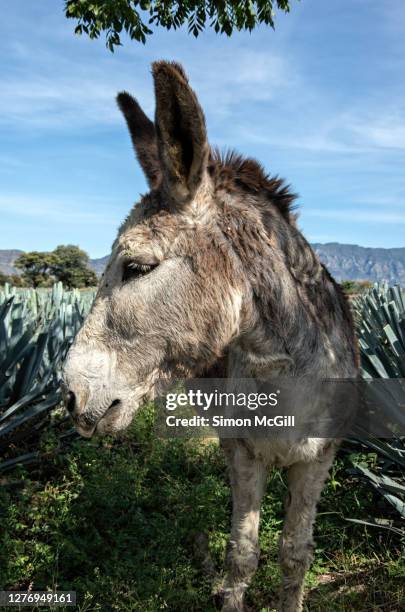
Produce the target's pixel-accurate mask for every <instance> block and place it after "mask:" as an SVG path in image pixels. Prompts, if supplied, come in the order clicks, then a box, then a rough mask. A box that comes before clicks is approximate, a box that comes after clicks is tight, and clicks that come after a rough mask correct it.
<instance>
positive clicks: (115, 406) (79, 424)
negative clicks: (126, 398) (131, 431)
mask: <svg viewBox="0 0 405 612" xmlns="http://www.w3.org/2000/svg"><path fill="white" fill-rule="evenodd" d="M120 407H121V400H119V399H116V400H114V401H113V402H112V403H111V404H110V406H109V407H108V408H107V410H106V411H105V412H104V414H103V415H102V416H101V417H100V418H99V419H97V420H96V421H95V422H94V421H93V422H92V423H90V422H89V419H83V418H80V417H79V419H78V421H76V423H75V427H76V430H77V432H78V433H79V434H80V435H81V436H82V437H83V438H91V437H92V436H93V435H94V434H95V433H104V430H105V429H108V426H107V427H105V425H106V424H107V421H108V422H110V423H111V422H113V421H114V420H115V419H116V416H117V412H118V410H119V409H120Z"/></svg>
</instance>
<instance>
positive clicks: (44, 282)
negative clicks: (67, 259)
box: [14, 251, 54, 287]
mask: <svg viewBox="0 0 405 612" xmlns="http://www.w3.org/2000/svg"><path fill="white" fill-rule="evenodd" d="M53 262H54V259H53V256H52V253H44V252H41V251H31V252H30V253H23V254H22V255H20V256H19V257H18V259H17V260H16V262H15V264H14V265H15V266H16V268H19V269H20V270H22V275H21V276H22V278H23V280H24V281H25V282H26V284H27V285H29V286H30V287H47V286H49V284H50V283H51V278H50V274H49V272H50V267H51V266H52V264H53Z"/></svg>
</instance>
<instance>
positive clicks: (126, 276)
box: [122, 261, 159, 283]
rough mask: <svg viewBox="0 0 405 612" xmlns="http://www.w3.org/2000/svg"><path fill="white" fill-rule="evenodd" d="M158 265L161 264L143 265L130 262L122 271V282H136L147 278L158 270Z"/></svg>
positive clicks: (125, 264)
mask: <svg viewBox="0 0 405 612" xmlns="http://www.w3.org/2000/svg"><path fill="white" fill-rule="evenodd" d="M158 265H159V264H141V263H137V262H136V261H128V262H126V263H124V267H123V270H122V282H123V283H126V282H127V281H130V280H134V279H135V278H139V277H140V276H145V275H146V274H149V272H152V270H154V269H155V268H157V267H158Z"/></svg>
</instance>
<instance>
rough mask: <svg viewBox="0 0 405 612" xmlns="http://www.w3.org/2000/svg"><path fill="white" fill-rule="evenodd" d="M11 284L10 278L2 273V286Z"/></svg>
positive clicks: (0, 277) (0, 278)
mask: <svg viewBox="0 0 405 612" xmlns="http://www.w3.org/2000/svg"><path fill="white" fill-rule="evenodd" d="M9 282H10V277H9V276H8V275H7V274H3V272H0V285H5V284H6V283H9Z"/></svg>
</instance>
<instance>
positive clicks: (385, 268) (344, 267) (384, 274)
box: [0, 242, 405, 286]
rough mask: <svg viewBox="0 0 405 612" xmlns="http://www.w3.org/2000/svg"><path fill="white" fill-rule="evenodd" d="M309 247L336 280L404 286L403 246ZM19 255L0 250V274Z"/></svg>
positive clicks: (97, 264)
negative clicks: (386, 282)
mask: <svg viewBox="0 0 405 612" xmlns="http://www.w3.org/2000/svg"><path fill="white" fill-rule="evenodd" d="M312 247H313V249H314V250H315V251H316V253H317V254H318V256H319V258H320V260H321V261H322V262H323V263H324V264H325V265H326V267H327V268H328V270H329V271H330V273H331V274H332V275H333V276H334V277H335V278H336V280H337V281H342V280H370V281H382V280H386V281H388V282H389V283H390V284H396V283H397V284H399V285H401V286H405V247H400V248H393V249H381V248H373V247H361V246H358V245H357V244H340V243H339V242H328V243H327V244H318V243H314V244H312ZM22 252H23V251H19V250H17V249H13V250H1V249H0V272H3V273H4V274H19V270H17V268H15V267H14V262H15V260H16V259H17V257H18V256H19V255H21V253H22ZM108 257H109V256H108V255H106V256H105V257H100V258H98V259H90V267H91V268H92V269H93V270H94V271H95V272H96V274H97V275H99V276H100V274H102V272H103V270H104V268H105V266H106V263H107V261H108Z"/></svg>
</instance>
